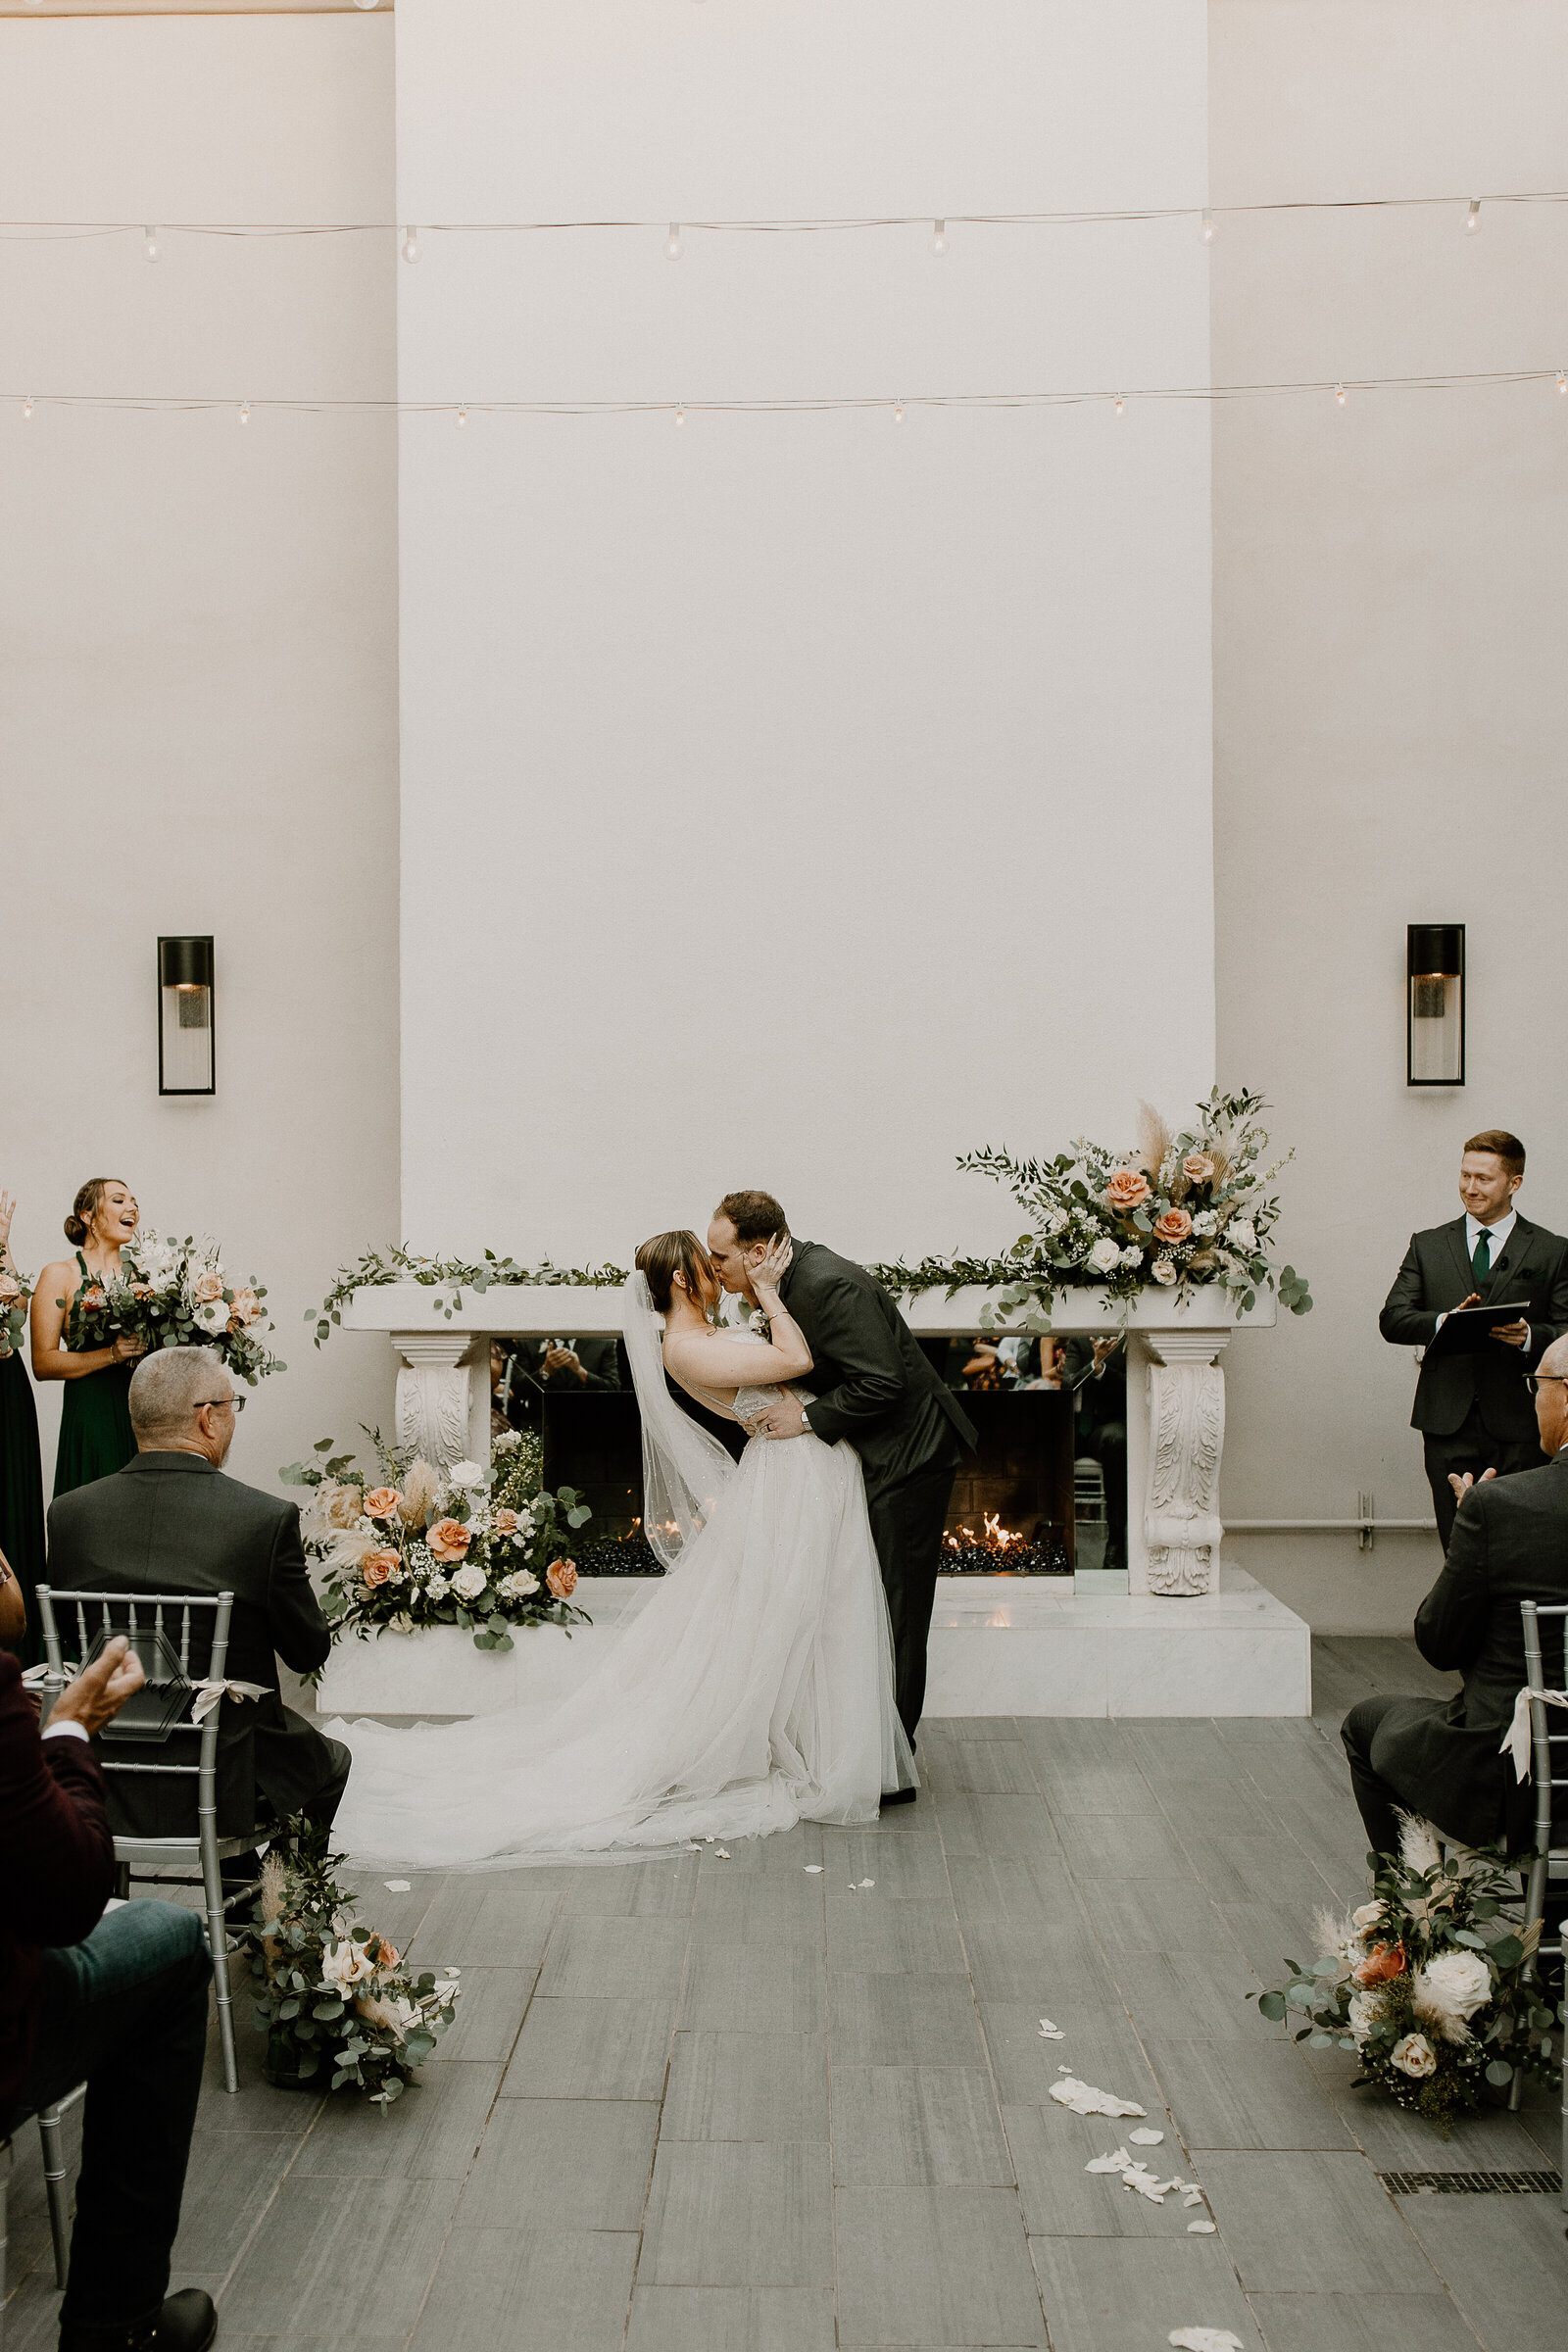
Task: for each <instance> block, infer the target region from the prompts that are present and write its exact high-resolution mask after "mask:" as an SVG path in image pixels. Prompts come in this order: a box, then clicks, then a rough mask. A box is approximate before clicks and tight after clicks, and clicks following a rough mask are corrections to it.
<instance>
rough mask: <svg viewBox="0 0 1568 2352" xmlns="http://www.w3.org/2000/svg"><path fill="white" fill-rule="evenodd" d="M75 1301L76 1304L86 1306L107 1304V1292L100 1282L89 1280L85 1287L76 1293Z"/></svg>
mask: <svg viewBox="0 0 1568 2352" xmlns="http://www.w3.org/2000/svg"><path fill="white" fill-rule="evenodd" d="M76 1303H77V1305H78V1306H87V1307H99V1306H107V1305H108V1303H109V1297H108V1293H107V1292H106V1291H105V1290H104V1288H103V1285H102V1284H101V1283H97V1282H89V1283H88V1285H87V1287H86V1289H85V1290H84V1291H82V1292H80V1293H79V1294H78V1296H77V1300H76Z"/></svg>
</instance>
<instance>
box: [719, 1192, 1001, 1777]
mask: <svg viewBox="0 0 1568 2352" xmlns="http://www.w3.org/2000/svg"><path fill="white" fill-rule="evenodd" d="M788 1230H789V1227H788V1222H787V1220H786V1218H785V1215H784V1211H783V1210H782V1209H781V1208H780V1206H779V1204H778V1202H777V1201H775V1200H774V1198H773V1196H772V1194H771V1193H726V1194H725V1195H724V1198H723V1200H722V1201H720V1202H719V1204H718V1206H717V1208H715V1209H714V1211H713V1221H712V1223H711V1225H710V1226H709V1228H708V1251H709V1255H710V1256H711V1259H712V1261H713V1266H714V1270H715V1272H716V1273H717V1275H718V1278H719V1281H720V1282H721V1283H722V1284H723V1286H724V1288H725V1290H726V1291H732V1292H734V1293H735V1294H736V1295H737V1296H738V1297H740V1298H742V1299H751V1301H752V1303H753V1304H754V1305H755V1304H756V1302H757V1301H756V1294H755V1293H754V1291H753V1289H752V1268H753V1267H754V1266H755V1265H756V1264H757V1263H758V1261H759V1259H760V1257H762V1255H763V1254H764V1253H765V1251H766V1249H767V1245H768V1243H769V1242H770V1241H771V1240H772V1239H773V1237H774V1235H775V1234H777V1235H782V1234H784V1233H787V1232H788ZM779 1296H780V1298H781V1299H783V1300H784V1302H785V1304H786V1306H788V1308H789V1310H790V1313H791V1314H792V1315H793V1316H794V1317H795V1320H796V1322H797V1323H799V1325H800V1327H801V1329H802V1331H804V1332H805V1334H806V1339H807V1345H808V1346H809V1348H810V1350H811V1355H812V1359H813V1370H812V1372H811V1376H810V1377H811V1382H812V1385H813V1386H814V1387H815V1388H816V1389H817V1390H818V1392H819V1394H818V1395H817V1396H816V1397H815V1398H814V1399H813V1401H812V1402H811V1403H810V1404H809V1405H808V1406H807V1407H806V1408H805V1410H804V1411H803V1410H802V1407H801V1405H800V1404H799V1402H798V1401H797V1400H796V1398H795V1397H784V1399H783V1400H782V1402H780V1403H778V1404H774V1405H770V1406H769V1407H768V1409H767V1410H766V1412H764V1413H761V1414H760V1415H759V1417H758V1419H757V1420H755V1421H754V1422H752V1423H751V1425H750V1426H751V1428H752V1430H753V1433H754V1434H756V1433H757V1432H760V1433H761V1434H762V1435H764V1436H766V1437H769V1438H798V1437H800V1436H801V1434H802V1432H803V1431H804V1430H808V1429H809V1430H810V1431H811V1433H812V1434H813V1435H814V1436H816V1437H818V1438H820V1439H822V1441H823V1443H824V1444H825V1445H828V1446H833V1445H836V1444H837V1443H838V1441H839V1439H840V1438H848V1440H849V1442H850V1444H851V1445H852V1446H854V1447H855V1450H856V1452H857V1453H858V1455H859V1457H860V1467H861V1469H862V1470H863V1472H864V1474H865V1502H866V1509H867V1512H868V1513H869V1516H870V1521H871V1535H872V1540H873V1541H874V1543H875V1544H876V1555H877V1558H878V1560H879V1561H880V1563H881V1567H882V1583H883V1586H884V1588H885V1589H886V1592H887V1596H888V1614H889V1616H890V1617H891V1619H892V1621H893V1667H894V1674H895V1677H896V1680H897V1688H898V1706H899V1713H900V1715H901V1716H902V1717H903V1719H904V1728H905V1730H906V1731H907V1733H908V1735H909V1738H910V1740H913V1738H914V1730H915V1726H916V1724H917V1723H918V1722H919V1720H920V1709H921V1706H922V1704H923V1702H924V1699H925V1651H926V1642H927V1639H928V1637H929V1635H930V1631H931V1609H932V1604H933V1603H934V1601H935V1599H936V1592H937V1570H938V1568H939V1567H940V1565H941V1561H942V1534H943V1529H944V1528H945V1526H946V1524H947V1517H948V1499H949V1496H950V1495H952V1493H953V1478H954V1473H955V1471H956V1469H957V1466H958V1458H959V1454H960V1452H961V1451H962V1449H963V1448H964V1447H965V1446H969V1447H972V1446H973V1445H974V1442H975V1435H974V1430H973V1429H972V1427H971V1426H970V1424H969V1422H968V1420H967V1419H966V1418H965V1416H964V1415H963V1413H961V1412H960V1411H959V1409H958V1404H957V1400H956V1397H954V1396H953V1394H952V1392H951V1391H950V1390H948V1389H946V1388H945V1387H944V1386H943V1384H942V1382H941V1381H940V1380H939V1379H938V1378H937V1375H936V1373H935V1372H934V1371H933V1370H932V1368H931V1366H930V1364H929V1363H928V1362H927V1360H926V1358H925V1356H924V1355H923V1354H922V1353H921V1351H920V1348H918V1346H917V1345H916V1343H915V1341H914V1339H913V1338H912V1336H911V1335H910V1332H909V1329H908V1326H907V1323H906V1322H905V1320H904V1317H903V1316H902V1315H901V1314H900V1313H899V1310H898V1308H897V1307H896V1306H895V1305H894V1303H893V1300H892V1299H890V1298H889V1296H888V1294H887V1292H886V1291H885V1290H884V1289H883V1288H882V1285H881V1284H880V1283H879V1282H874V1281H873V1280H872V1278H871V1276H870V1275H869V1274H868V1273H867V1272H866V1270H865V1268H864V1267H863V1266H857V1265H854V1264H852V1262H851V1261H850V1259H849V1258H847V1257H839V1256H836V1255H835V1253H834V1252H833V1251H832V1250H824V1249H823V1247H822V1245H821V1243H820V1242H800V1241H798V1242H796V1244H795V1255H794V1258H793V1260H792V1262H791V1265H790V1268H789V1271H788V1273H787V1274H786V1275H785V1276H784V1279H783V1281H782V1282H781V1283H780V1284H779ZM901 1794H907V1795H909V1796H912V1795H913V1794H914V1791H913V1789H908V1790H907V1791H901ZM883 1801H884V1802H886V1801H887V1800H886V1799H884V1800H883Z"/></svg>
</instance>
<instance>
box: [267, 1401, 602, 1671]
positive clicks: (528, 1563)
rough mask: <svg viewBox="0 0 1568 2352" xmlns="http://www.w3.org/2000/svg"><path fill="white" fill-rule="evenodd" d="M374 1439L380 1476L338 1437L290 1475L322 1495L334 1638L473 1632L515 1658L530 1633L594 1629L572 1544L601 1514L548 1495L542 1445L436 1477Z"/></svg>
mask: <svg viewBox="0 0 1568 2352" xmlns="http://www.w3.org/2000/svg"><path fill="white" fill-rule="evenodd" d="M366 1435H367V1436H368V1438H369V1440H370V1444H371V1446H372V1447H373V1448H374V1452H375V1474H374V1477H373V1479H371V1478H368V1477H367V1476H366V1475H365V1474H364V1473H363V1472H362V1471H361V1470H360V1468H359V1466H358V1464H357V1463H356V1461H355V1459H354V1456H353V1455H352V1454H348V1453H335V1452H334V1451H333V1446H334V1445H335V1442H336V1441H335V1440H334V1439H332V1438H322V1439H320V1440H319V1443H318V1445H317V1446H316V1451H317V1452H318V1453H319V1454H321V1455H323V1456H324V1457H325V1458H324V1459H323V1460H322V1461H320V1462H291V1463H290V1464H289V1465H288V1467H287V1468H286V1469H284V1470H280V1471H279V1472H278V1476H279V1477H280V1478H281V1479H282V1480H283V1481H284V1483H285V1484H286V1485H288V1486H296V1487H311V1488H313V1489H314V1493H313V1494H312V1496H311V1499H310V1501H309V1502H308V1503H307V1504H306V1505H305V1508H304V1509H303V1511H302V1512H301V1514H300V1526H301V1532H302V1533H303V1535H304V1538H305V1547H306V1550H307V1552H309V1553H310V1554H311V1556H312V1557H313V1558H314V1559H316V1560H317V1561H319V1563H320V1565H321V1567H322V1568H323V1569H324V1571H325V1580H324V1584H323V1586H322V1592H321V1607H322V1609H323V1610H324V1612H325V1614H326V1616H327V1617H328V1619H329V1620H330V1621H331V1625H332V1634H333V1639H334V1640H340V1639H341V1638H342V1637H343V1636H344V1635H345V1634H354V1635H355V1636H357V1637H358V1639H359V1640H361V1641H366V1640H368V1638H369V1636H370V1635H371V1634H372V1633H376V1634H379V1633H381V1632H383V1631H385V1632H390V1633H394V1634H412V1633H416V1632H417V1631H418V1629H419V1628H420V1627H421V1626H427V1625H461V1626H464V1627H466V1629H467V1630H468V1631H469V1632H470V1633H471V1634H472V1636H473V1642H474V1647H475V1648H476V1649H511V1648H512V1646H513V1641H512V1637H513V1633H514V1632H515V1629H516V1628H517V1627H519V1626H534V1625H560V1626H564V1627H565V1628H566V1629H567V1631H568V1632H569V1630H570V1628H571V1627H572V1626H573V1625H574V1624H575V1625H587V1624H589V1623H591V1620H590V1618H589V1617H588V1614H587V1612H586V1611H585V1610H583V1609H580V1608H577V1607H574V1606H573V1605H572V1599H571V1595H572V1593H574V1592H575V1591H576V1589H577V1565H576V1562H575V1561H574V1560H573V1559H571V1558H570V1556H569V1555H568V1552H567V1544H568V1542H569V1538H570V1535H571V1534H572V1533H574V1532H575V1530H576V1529H578V1528H580V1527H584V1526H586V1524H587V1522H588V1520H589V1519H590V1518H591V1517H592V1513H591V1512H590V1510H589V1508H588V1505H587V1504H586V1503H585V1502H584V1501H583V1500H582V1499H581V1497H580V1495H578V1494H577V1491H576V1489H575V1488H574V1487H562V1488H561V1489H560V1490H559V1491H558V1492H557V1493H556V1494H553V1495H552V1494H549V1493H547V1492H546V1490H545V1487H544V1484H543V1467H542V1465H543V1448H542V1446H541V1445H540V1442H539V1440H538V1439H537V1438H536V1437H532V1436H523V1435H521V1434H520V1433H519V1432H517V1431H516V1430H511V1431H509V1432H508V1433H507V1435H506V1436H505V1437H500V1438H497V1440H496V1442H495V1446H494V1460H493V1466H492V1468H491V1469H489V1470H486V1469H484V1468H483V1467H482V1466H481V1465H480V1464H479V1463H478V1462H454V1463H453V1465H452V1467H451V1468H450V1469H449V1470H434V1469H432V1468H431V1466H430V1464H429V1463H428V1462H426V1461H422V1460H421V1459H419V1457H418V1456H417V1455H416V1454H413V1453H408V1452H399V1451H397V1450H396V1449H394V1448H393V1447H392V1446H386V1445H383V1443H382V1441H381V1438H380V1436H379V1434H378V1432H376V1431H374V1430H368V1431H367V1432H366Z"/></svg>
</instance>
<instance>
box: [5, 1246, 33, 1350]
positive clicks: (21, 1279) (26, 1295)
mask: <svg viewBox="0 0 1568 2352" xmlns="http://www.w3.org/2000/svg"><path fill="white" fill-rule="evenodd" d="M31 1297H32V1285H31V1283H30V1282H29V1281H28V1280H27V1277H26V1276H25V1274H19V1273H18V1271H17V1269H16V1267H15V1266H6V1265H0V1356H6V1355H15V1354H16V1352H17V1349H18V1348H20V1347H21V1346H22V1342H23V1338H24V1335H25V1332H26V1328H27V1303H28V1300H29V1299H31Z"/></svg>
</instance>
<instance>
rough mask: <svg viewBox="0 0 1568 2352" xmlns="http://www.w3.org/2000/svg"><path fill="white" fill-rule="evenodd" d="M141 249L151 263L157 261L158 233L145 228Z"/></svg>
mask: <svg viewBox="0 0 1568 2352" xmlns="http://www.w3.org/2000/svg"><path fill="white" fill-rule="evenodd" d="M141 249H142V251H143V253H144V254H145V255H146V256H147V259H148V260H149V261H150V262H156V261H157V259H158V238H157V235H156V233H155V232H154V231H153V230H152V229H150V228H144V229H143V230H142V232H141Z"/></svg>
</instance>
